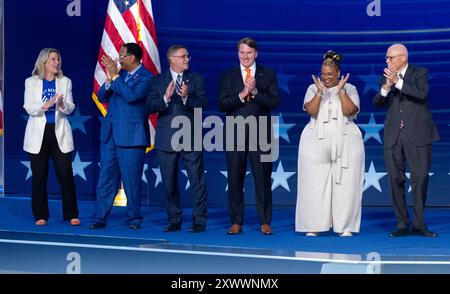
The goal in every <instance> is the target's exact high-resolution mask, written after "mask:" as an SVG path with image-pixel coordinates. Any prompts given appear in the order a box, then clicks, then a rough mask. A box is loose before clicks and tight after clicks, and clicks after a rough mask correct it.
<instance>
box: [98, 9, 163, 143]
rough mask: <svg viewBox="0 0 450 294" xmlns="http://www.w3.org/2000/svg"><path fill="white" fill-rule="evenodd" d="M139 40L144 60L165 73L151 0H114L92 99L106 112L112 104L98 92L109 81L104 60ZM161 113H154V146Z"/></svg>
mask: <svg viewBox="0 0 450 294" xmlns="http://www.w3.org/2000/svg"><path fill="white" fill-rule="evenodd" d="M130 42H134V43H138V44H139V45H140V46H141V48H142V51H143V53H144V54H143V57H142V63H143V65H144V66H145V67H146V68H147V69H148V70H149V71H151V72H152V73H153V74H154V75H157V74H159V73H160V72H161V64H160V62H159V53H158V46H157V41H156V30H155V22H154V18H153V12H152V3H151V0H110V1H109V4H108V11H107V14H106V21H105V28H104V30H103V36H102V43H101V45H100V50H99V53H98V59H97V65H96V67H95V73H94V92H93V93H92V99H93V100H94V102H95V104H96V105H97V107H98V109H99V110H100V111H101V113H102V114H103V116H105V115H106V112H107V108H108V105H106V104H104V103H103V104H102V103H100V102H99V101H98V98H97V93H98V90H99V89H100V87H101V86H102V85H103V83H104V82H105V81H106V70H105V69H104V68H103V65H102V64H101V63H100V60H101V57H102V56H103V55H105V54H106V55H109V56H111V57H112V58H113V59H118V58H119V51H120V48H121V47H122V45H123V44H125V43H130ZM156 120H157V115H150V117H149V120H148V121H149V125H150V138H151V145H152V146H153V143H154V135H155V126H156Z"/></svg>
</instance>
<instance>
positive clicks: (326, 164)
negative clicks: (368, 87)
mask: <svg viewBox="0 0 450 294" xmlns="http://www.w3.org/2000/svg"><path fill="white" fill-rule="evenodd" d="M341 61H342V56H341V55H340V54H337V53H335V52H333V51H328V52H327V53H326V54H325V55H324V61H323V64H322V73H321V76H322V80H321V79H320V78H316V77H315V76H312V78H313V80H314V84H311V85H310V86H309V87H308V90H307V91H306V95H305V99H304V102H303V109H304V110H305V111H306V112H308V113H309V114H310V115H311V119H310V122H309V123H308V124H307V125H306V126H305V128H304V129H303V132H302V135H301V137H300V143H299V152H298V191H297V207H296V214H295V230H296V231H297V232H305V233H307V234H306V235H307V236H317V235H318V234H319V232H326V231H329V230H330V228H333V231H334V232H335V233H339V235H340V236H343V237H347V236H352V235H353V233H358V232H359V227H360V223H361V198H362V193H363V185H364V171H365V169H364V163H365V159H364V143H363V140H362V137H361V131H360V130H359V128H358V126H357V125H356V124H355V123H353V119H354V118H356V113H358V112H359V109H360V107H359V96H358V92H357V90H356V88H355V86H353V85H351V84H349V83H347V80H348V77H349V74H347V75H346V76H345V77H344V76H342V77H341V78H340V79H339V76H340V68H339V67H340V62H341Z"/></svg>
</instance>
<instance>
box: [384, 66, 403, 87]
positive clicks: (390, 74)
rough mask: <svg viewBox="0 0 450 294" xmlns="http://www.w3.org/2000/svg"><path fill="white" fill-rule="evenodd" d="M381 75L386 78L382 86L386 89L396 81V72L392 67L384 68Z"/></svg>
mask: <svg viewBox="0 0 450 294" xmlns="http://www.w3.org/2000/svg"><path fill="white" fill-rule="evenodd" d="M383 75H384V77H385V78H386V82H385V83H384V85H383V88H385V89H386V90H389V89H391V87H392V86H393V85H394V84H396V83H397V82H398V79H399V78H398V73H397V71H396V70H394V69H392V68H385V69H384V73H383Z"/></svg>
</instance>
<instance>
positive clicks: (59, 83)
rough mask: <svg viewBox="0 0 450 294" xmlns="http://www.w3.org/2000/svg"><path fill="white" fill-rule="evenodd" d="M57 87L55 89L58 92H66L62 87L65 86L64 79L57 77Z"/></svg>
mask: <svg viewBox="0 0 450 294" xmlns="http://www.w3.org/2000/svg"><path fill="white" fill-rule="evenodd" d="M55 87H56V89H55V90H56V93H62V94H64V93H63V90H62V88H63V83H62V79H58V78H56V77H55Z"/></svg>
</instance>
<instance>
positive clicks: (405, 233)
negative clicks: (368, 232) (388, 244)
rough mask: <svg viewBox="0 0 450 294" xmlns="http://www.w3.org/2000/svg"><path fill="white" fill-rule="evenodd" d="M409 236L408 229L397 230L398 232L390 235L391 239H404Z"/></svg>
mask: <svg viewBox="0 0 450 294" xmlns="http://www.w3.org/2000/svg"><path fill="white" fill-rule="evenodd" d="M408 235H409V230H408V229H407V228H403V229H397V230H396V231H394V232H392V233H390V234H389V237H391V238H392V237H403V236H408Z"/></svg>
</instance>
